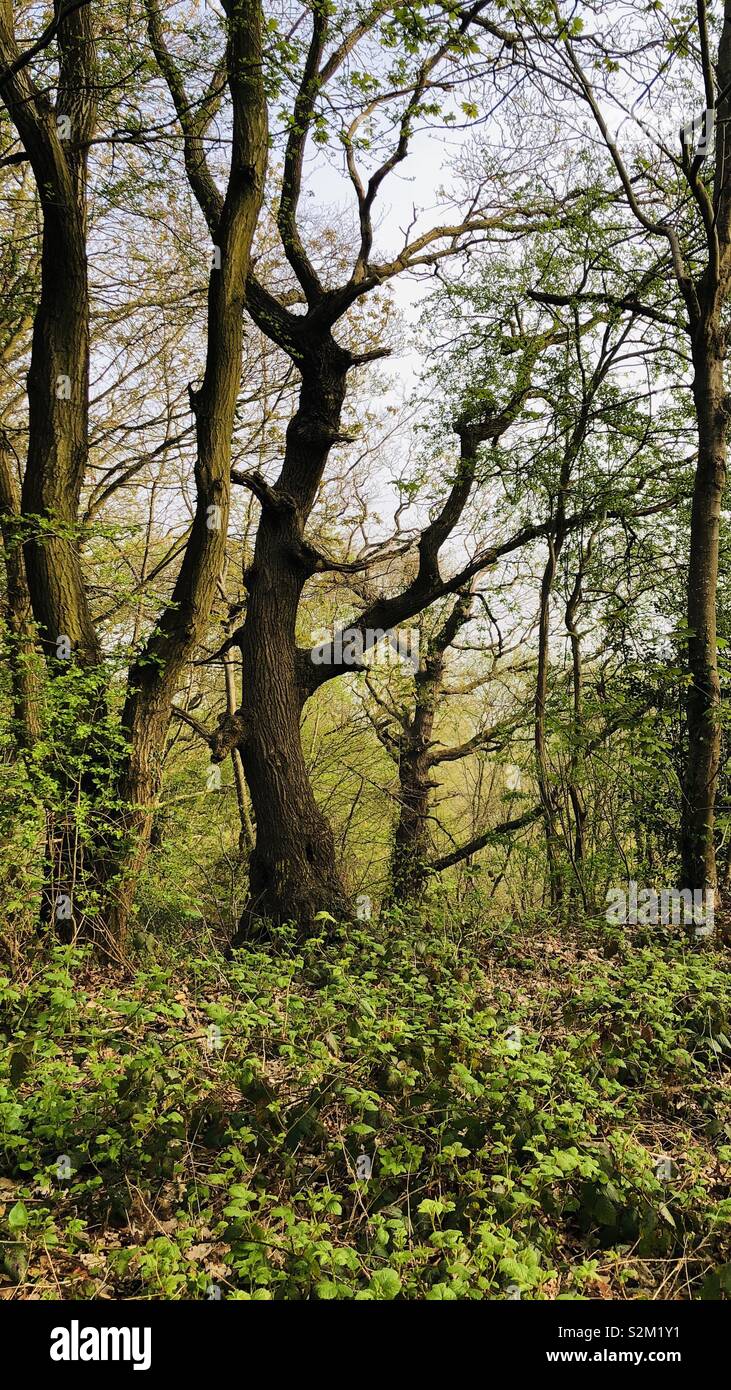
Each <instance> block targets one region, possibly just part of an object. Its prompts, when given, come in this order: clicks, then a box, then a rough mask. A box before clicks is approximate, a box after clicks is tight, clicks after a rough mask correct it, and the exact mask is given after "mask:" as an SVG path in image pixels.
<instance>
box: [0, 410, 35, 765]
mask: <svg viewBox="0 0 731 1390" xmlns="http://www.w3.org/2000/svg"><path fill="white" fill-rule="evenodd" d="M0 513H1V514H2V518H1V520H0V531H1V532H2V540H3V554H4V558H5V573H6V579H7V607H8V628H9V630H10V653H9V664H10V682H11V690H12V700H13V718H14V724H15V739H16V742H17V745H18V747H19V748H20V749H21V750H22V751H24V752H28V751H30V749H31V748H32V747H33V745H34V744H35V743H36V741H37V740H38V738H39V737H40V733H41V681H40V670H39V658H38V652H37V650H36V640H35V627H34V623H33V609H32V606H31V601H30V591H29V589H28V579H27V576H26V572H25V561H24V559H23V546H22V528H21V526H20V525H19V522H20V487H19V485H18V481H17V478H16V475H15V470H14V466H13V457H12V453H11V450H10V447H9V445H8V443H7V440H6V438H5V436H4V434H3V433H2V431H1V430H0Z"/></svg>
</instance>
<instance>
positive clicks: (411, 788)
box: [390, 661, 444, 902]
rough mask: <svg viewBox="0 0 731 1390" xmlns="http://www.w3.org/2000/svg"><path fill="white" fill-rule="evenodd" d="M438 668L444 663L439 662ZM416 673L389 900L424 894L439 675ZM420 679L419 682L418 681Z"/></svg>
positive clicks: (402, 765)
mask: <svg viewBox="0 0 731 1390" xmlns="http://www.w3.org/2000/svg"><path fill="white" fill-rule="evenodd" d="M439 664H440V666H441V668H442V669H443V666H444V663H443V661H441V662H440V663H439ZM432 674H433V676H434V679H433V681H431V680H429V679H428V676H427V673H426V672H421V671H420V672H418V673H417V677H416V681H417V688H416V705H415V709H414V713H413V717H412V718H411V720H410V721H409V725H408V728H407V730H406V731H405V733H404V735H403V737H402V739H401V757H400V761H399V793H398V795H399V816H398V821H397V824H396V832H395V835H394V841H393V851H392V855H391V872H390V880H391V898H392V899H393V900H394V901H396V902H398V901H412V900H414V899H416V898H418V897H419V896H420V894H421V893H422V891H423V888H424V884H425V882H426V876H427V863H428V859H429V804H430V800H431V794H432V790H433V786H434V783H433V781H432V777H431V771H432V762H431V759H430V756H429V749H430V745H431V738H432V731H433V728H434V716H435V712H436V702H437V698H438V694H439V685H440V674H437V673H432ZM420 677H422V679H421V680H420Z"/></svg>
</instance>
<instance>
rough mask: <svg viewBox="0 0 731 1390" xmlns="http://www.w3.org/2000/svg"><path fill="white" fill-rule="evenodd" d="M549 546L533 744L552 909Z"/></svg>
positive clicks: (555, 862) (556, 889)
mask: <svg viewBox="0 0 731 1390" xmlns="http://www.w3.org/2000/svg"><path fill="white" fill-rule="evenodd" d="M548 544H549V554H548V560H547V562H546V566H545V569H544V571H543V578H542V580H541V596H540V607H539V617H538V670H537V673H536V694H535V720H534V726H533V742H534V747H535V754H536V774H537V780H538V792H539V795H540V799H541V805H542V807H543V825H544V830H545V835H546V860H547V864H548V889H549V900H550V904H551V907H558V905H559V904H560V902H561V896H562V882H561V866H560V840H559V835H558V830H557V827H556V793H555V789H554V788H553V786H552V785H551V772H550V767H549V762H548V753H547V749H546V697H547V693H548V668H549V660H548V638H549V630H550V615H551V609H550V601H551V588H552V586H553V581H554V578H555V575H556V566H557V564H558V548H559V547H560V541H557V540H556V538H555V537H551V536H549V538H548Z"/></svg>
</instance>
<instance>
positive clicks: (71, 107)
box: [0, 0, 101, 938]
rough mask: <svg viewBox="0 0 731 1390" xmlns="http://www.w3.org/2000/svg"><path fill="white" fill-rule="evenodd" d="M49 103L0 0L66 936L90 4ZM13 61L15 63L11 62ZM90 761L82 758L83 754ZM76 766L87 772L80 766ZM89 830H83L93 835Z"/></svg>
mask: <svg viewBox="0 0 731 1390" xmlns="http://www.w3.org/2000/svg"><path fill="white" fill-rule="evenodd" d="M57 43H58V50H59V78H58V87H57V107H56V109H55V110H54V108H53V107H52V106H51V104H50V102H49V100H48V97H47V95H46V93H45V92H44V91H40V90H39V89H38V88H36V87H35V85H34V83H33V81H32V78H31V77H30V73H29V69H28V67H27V66H25V65H23V64H19V65H18V47H17V43H16V39H15V34H14V29H13V17H12V7H11V6H10V4H9V3H8V0H0V60H1V61H2V62H3V64H6V63H7V64H8V65H9V68H10V70H11V75H10V76H7V77H6V80H5V81H4V82H3V86H2V97H3V101H4V102H5V105H6V107H7V109H8V112H9V114H10V117H11V120H12V121H13V124H14V125H15V128H16V130H17V132H18V134H19V136H20V139H21V141H22V143H23V146H24V149H25V151H26V153H27V155H28V158H29V160H30V163H31V166H32V169H33V175H34V178H35V181H36V186H37V188H38V195H39V199H40V203H41V208H42V212H43V231H42V248H41V277H40V294H39V299H38V305H37V308H36V312H35V316H34V321H33V339H32V347H31V359H30V369H29V372H28V455H27V460H26V465H25V472H24V476H23V484H22V492H21V508H22V526H23V531H24V537H25V545H24V568H25V575H26V578H27V585H28V591H29V594H30V600H31V604H32V609H33V617H34V620H35V624H36V627H37V630H38V636H39V640H40V643H41V646H42V649H43V651H44V654H45V656H46V657H47V658H48V670H49V673H50V675H51V676H52V677H53V678H54V681H56V682H57V689H56V692H55V696H54V699H55V708H56V710H57V711H58V710H62V709H63V708H64V704H65V690H66V688H67V687H68V686H69V682H68V681H67V679H66V678H67V677H69V676H70V677H71V682H70V683H71V684H72V685H73V691H72V693H73V695H74V699H75V700H76V701H77V702H79V701H82V702H83V703H77V708H76V711H75V717H74V718H73V719H67V720H66V724H65V728H64V739H65V743H64V757H63V758H62V759H56V760H55V761H54V763H53V764H51V763H50V762H49V765H48V767H47V768H46V772H47V774H48V776H49V778H50V779H51V780H52V781H53V783H54V784H55V797H54V799H55V800H56V802H57V808H56V810H55V814H54V815H52V816H49V827H50V830H49V853H48V860H49V862H48V871H47V879H46V886H45V889H44V893H43V900H42V907H41V918H42V920H48V919H50V918H51V917H52V916H55V919H56V921H57V923H58V926H59V929H60V931H61V934H62V935H64V936H65V937H67V938H70V937H71V936H72V935H73V934H74V932H75V930H76V928H77V926H78V924H79V921H78V917H77V913H78V901H79V893H78V892H77V890H78V888H79V880H80V871H81V866H82V864H83V860H84V854H85V851H86V849H87V848H88V844H87V843H85V840H88V838H89V837H88V836H86V832H85V829H84V827H83V826H80V825H79V822H78V818H77V803H78V800H79V796H80V795H83V794H85V793H87V792H88V793H89V795H90V796H91V797H92V798H93V797H94V796H95V793H96V790H97V787H96V778H95V774H94V772H93V770H89V762H90V759H89V758H88V756H87V755H88V752H89V749H88V738H87V735H86V734H85V733H83V732H82V734H81V735H80V737H77V735H76V729H77V728H81V729H82V730H83V729H84V728H85V727H86V728H89V727H91V728H92V729H95V728H96V729H98V727H99V724H100V711H99V690H100V683H99V680H97V679H95V678H94V676H93V675H90V678H89V680H88V681H87V682H86V683H83V684H82V685H79V684H78V682H77V681H76V679H75V675H74V671H73V668H74V666H81V667H83V668H85V669H87V670H88V671H89V672H92V673H93V672H94V671H95V670H96V669H97V668H98V667H99V664H100V660H101V652H100V647H99V642H98V638H97V635H96V632H95V629H94V624H93V622H92V618H91V613H90V608H89V602H88V597H87V593H86V587H85V584H84V577H83V572H82V562H81V548H80V533H79V524H78V510H79V499H80V495H81V489H82V486H83V482H84V476H85V471H86V465H87V458H88V411H89V352H90V337H89V285H88V269H87V254H86V238H87V211H86V186H87V149H88V142H89V140H90V139H91V137H92V135H93V132H94V128H95V125H96V115H97V91H98V82H97V71H96V51H95V34H94V20H93V17H92V12H91V7H90V6H88V5H87V6H83V7H77V8H75V9H74V10H72V11H71V12H70V13H68V14H66V16H65V17H64V18H63V20H62V21H61V22H60V23H59V26H58V34H57ZM15 66H17V71H12V69H13V68H14V67H15ZM92 761H93V760H92ZM85 769H86V770H85ZM93 833H94V832H93V831H92V832H91V835H92V838H93Z"/></svg>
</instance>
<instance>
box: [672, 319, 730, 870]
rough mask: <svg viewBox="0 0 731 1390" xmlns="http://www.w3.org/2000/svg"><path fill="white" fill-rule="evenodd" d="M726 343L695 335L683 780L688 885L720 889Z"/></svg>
mask: <svg viewBox="0 0 731 1390" xmlns="http://www.w3.org/2000/svg"><path fill="white" fill-rule="evenodd" d="M724 355H725V344H724V342H723V337H722V333H721V329H720V327H719V326H718V324H717V323H714V324H713V325H712V326H711V327H709V326H708V325H707V323H706V322H702V324H701V325H700V326H699V328H698V330H697V332H696V336H695V341H694V353H693V357H694V365H695V380H694V383H693V398H694V402H695V409H696V415H697V420H698V466H697V469H696V476H695V486H694V489H693V508H692V514H691V532H690V561H689V566H688V670H689V676H690V684H689V688H688V695H687V701H686V720H687V737H688V747H687V762H686V769H685V779H684V785H683V811H682V858H683V887H684V888H692V889H697V888H698V889H704V890H708V891H715V889H716V886H717V879H716V854H715V843H714V822H715V803H716V789H717V785H718V772H719V765H720V758H721V718H720V715H721V687H720V680H719V673H718V650H717V641H716V603H717V589H718V541H719V524H720V516H721V501H722V496H723V489H724V484H725V480H726V446H727V414H726V401H727V397H726V391H725V385H724V379H723V372H724Z"/></svg>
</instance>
